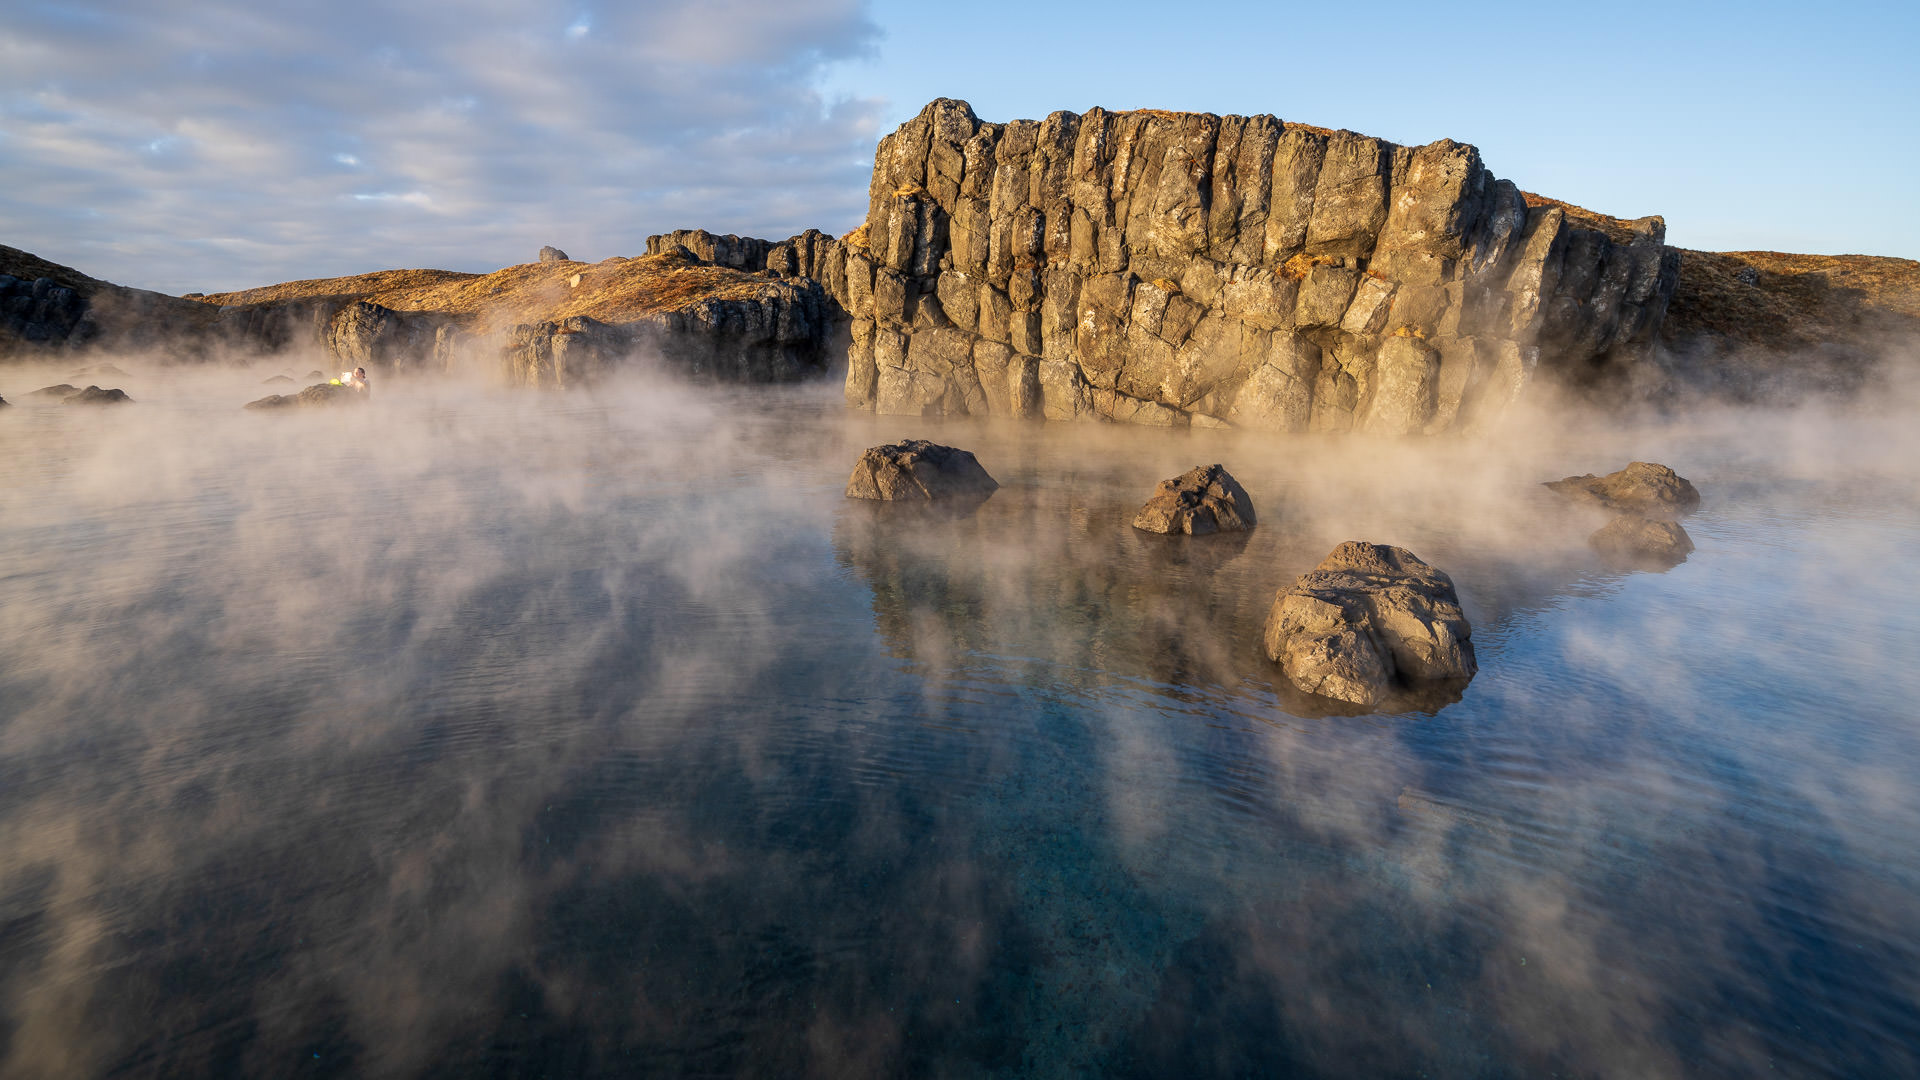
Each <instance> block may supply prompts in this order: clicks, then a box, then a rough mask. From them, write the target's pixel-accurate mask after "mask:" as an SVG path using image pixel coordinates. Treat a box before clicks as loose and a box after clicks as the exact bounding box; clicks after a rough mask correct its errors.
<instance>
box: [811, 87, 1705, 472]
mask: <svg viewBox="0 0 1920 1080" xmlns="http://www.w3.org/2000/svg"><path fill="white" fill-rule="evenodd" d="M1616 232H1617V234H1616ZM1664 233H1665V226H1664V223H1662V222H1661V220H1660V219H1659V218H1646V219H1643V220H1641V221H1638V222H1633V223H1628V224H1626V225H1625V227H1624V229H1623V230H1618V231H1602V230H1601V229H1597V228H1587V227H1584V226H1582V225H1578V224H1575V223H1574V222H1573V221H1572V220H1571V219H1570V218H1569V217H1568V214H1567V212H1566V211H1565V210H1564V209H1563V208H1561V207H1559V206H1548V205H1543V206H1538V207H1533V208H1529V207H1528V205H1527V202H1526V200H1525V198H1524V197H1523V196H1522V194H1521V192H1520V191H1519V189H1518V188H1516V187H1515V186H1514V185H1513V184H1512V183H1511V182H1508V181H1505V180H1499V179H1497V178H1495V177H1494V176H1493V175H1492V174H1491V173H1490V172H1488V171H1487V169H1486V168H1485V167H1484V166H1483V165H1482V164H1481V161H1480V155H1479V152H1478V151H1477V150H1475V149H1474V148H1473V147H1471V146H1466V145H1463V144H1460V143H1455V142H1452V141H1449V140H1442V141H1440V142H1436V143H1431V144H1429V145H1427V146H1422V147H1403V146H1396V145H1394V144H1392V143H1388V142H1384V141H1382V140H1379V139H1371V138H1367V137H1365V136H1361V135H1355V134H1353V133H1352V132H1345V131H1341V132H1328V131H1325V130H1322V129H1318V128H1309V127H1305V126H1302V125H1297V124H1287V123H1283V122H1282V121H1280V120H1277V119H1275V118H1273V117H1271V116H1255V117H1237V116H1228V117H1219V116H1213V115H1211V114H1203V113H1165V112H1158V111H1140V112H1129V113H1110V112H1107V111H1105V110H1103V109H1093V110H1090V111H1089V112H1087V113H1085V114H1081V115H1076V114H1074V113H1068V112H1058V113H1054V114H1053V115H1051V116H1049V117H1048V118H1047V119H1046V120H1044V121H1038V122H1036V121H1029V120H1016V121H1012V122H1010V123H1006V124H990V123H982V122H980V121H979V120H978V119H977V118H975V116H974V115H973V112H972V110H971V109H970V108H969V107H968V106H967V105H966V103H965V102H959V101H949V100H946V99H941V100H939V101H935V102H933V103H932V104H930V105H928V106H927V108H926V109H924V110H922V112H921V113H920V115H919V116H918V117H916V118H915V119H914V120H912V121H910V122H908V123H907V124H905V125H904V126H902V127H901V128H900V129H899V130H898V131H896V132H894V133H893V134H891V135H888V136H887V137H886V138H884V139H882V140H881V143H880V147H879V150H878V153H877V154H876V156H875V160H874V173H873V181H872V185H871V187H870V189H869V202H868V213H867V220H866V225H865V227H864V230H863V233H862V231H856V234H855V235H854V237H852V238H850V242H849V244H848V245H847V248H846V279H847V280H846V296H847V305H848V308H849V310H850V311H851V312H852V315H853V320H854V323H853V345H852V350H851V352H850V353H849V356H848V370H847V398H848V400H849V401H851V402H853V403H854V404H856V405H860V406H863V407H866V408H871V409H874V410H876V411H879V412H883V413H900V414H908V415H932V414H955V413H970V414H981V413H990V414H996V415H1012V416H1035V415H1043V416H1045V417H1047V418H1049V419H1063V420H1064V419H1080V418H1093V419H1106V420H1117V421H1124V422H1130V423H1144V424H1155V425H1177V424H1189V423H1194V422H1197V421H1199V420H1201V419H1202V418H1204V420H1205V422H1209V423H1218V424H1230V425H1236V426H1246V427H1256V428H1265V429H1272V430H1280V431H1304V430H1325V431H1342V430H1363V431H1368V432H1374V433H1378V434H1385V435H1405V434H1413V433H1422V432H1428V433H1430V432H1437V431H1444V430H1449V429H1453V428H1458V427H1463V426H1472V425H1474V424H1484V423H1489V422H1492V421H1493V420H1494V419H1495V418H1497V416H1498V414H1499V413H1500V411H1501V410H1502V409H1503V408H1504V407H1505V406H1506V405H1507V404H1508V403H1509V402H1511V401H1512V399H1513V398H1514V396H1515V395H1517V394H1518V393H1519V392H1520V390H1521V388H1522V387H1523V386H1524V385H1525V384H1526V383H1527V381H1528V380H1529V379H1530V378H1531V377H1532V375H1533V372H1534V370H1535V368H1536V367H1537V366H1539V365H1542V364H1545V365H1548V366H1551V367H1571V366H1574V365H1582V364H1585V365H1592V364H1596V363H1598V364H1605V363H1608V362H1610V361H1611V360H1612V359H1613V358H1614V357H1615V356H1616V354H1619V355H1625V354H1629V353H1637V352H1638V351H1641V350H1644V349H1645V348H1646V347H1647V346H1648V344H1649V343H1650V342H1651V341H1652V337H1653V333H1654V331H1655V329H1656V328H1657V326H1658V324H1659V321H1660V318H1661V315H1662V314H1663V313H1664V311H1665V307H1666V303H1667V299H1668V298H1669V297H1670V296H1671V295H1672V292H1673V287H1674V281H1675V273H1676V272H1677V271H1676V267H1677V265H1678V263H1677V257H1676V256H1675V255H1674V254H1673V253H1672V252H1671V251H1670V250H1669V249H1667V248H1665V247H1664V246H1663V244H1662V240H1663V237H1664Z"/></svg>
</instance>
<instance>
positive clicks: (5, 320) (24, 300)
mask: <svg viewBox="0 0 1920 1080" xmlns="http://www.w3.org/2000/svg"><path fill="white" fill-rule="evenodd" d="M95 330H96V328H95V327H93V326H92V324H91V323H89V322H88V321H87V301H86V298H85V297H83V296H81V295H80V294H79V293H78V292H76V291H74V290H73V289H70V288H67V287H66V286H63V285H60V284H58V283H57V282H55V281H54V280H53V279H52V278H49V277H39V278H35V279H33V280H32V281H22V280H21V279H19V278H16V277H14V276H12V275H11V274H0V339H4V338H12V339H15V340H17V341H18V342H20V343H22V344H26V345H39V346H46V345H56V344H59V345H68V344H71V345H80V344H84V343H85V342H86V341H88V340H89V339H90V338H92V337H93V335H94V333H95Z"/></svg>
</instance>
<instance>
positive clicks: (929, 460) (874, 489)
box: [847, 439, 1000, 501]
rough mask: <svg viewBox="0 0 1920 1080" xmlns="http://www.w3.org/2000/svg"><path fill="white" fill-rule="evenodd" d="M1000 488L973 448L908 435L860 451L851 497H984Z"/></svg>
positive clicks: (849, 484)
mask: <svg viewBox="0 0 1920 1080" xmlns="http://www.w3.org/2000/svg"><path fill="white" fill-rule="evenodd" d="M999 488H1000V485H999V483H998V482H996V481H995V480H994V478H993V477H991V476H988V475H987V470H985V469H983V468H981V467H980V463H979V462H978V461H976V460H974V457H973V454H972V453H971V452H970V451H966V450H961V449H958V448H956V447H952V446H941V445H940V444H938V443H931V442H928V441H927V440H925V439H904V440H902V441H900V442H897V443H891V444H889V445H886V446H875V447H873V448H871V449H869V450H868V451H867V452H866V453H864V454H861V455H860V461H859V462H858V463H857V464H855V465H854V467H853V475H852V476H851V477H850V478H849V479H848V480H847V498H849V499H910V500H918V501H929V500H933V499H944V498H951V497H954V496H963V495H980V496H985V495H990V494H992V493H993V492H995V491H997V490H999Z"/></svg>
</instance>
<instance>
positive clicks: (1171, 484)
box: [1133, 465, 1254, 536]
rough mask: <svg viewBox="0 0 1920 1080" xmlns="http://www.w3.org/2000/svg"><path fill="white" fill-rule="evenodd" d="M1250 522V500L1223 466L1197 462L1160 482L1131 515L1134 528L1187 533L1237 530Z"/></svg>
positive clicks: (1251, 519)
mask: <svg viewBox="0 0 1920 1080" xmlns="http://www.w3.org/2000/svg"><path fill="white" fill-rule="evenodd" d="M1253 524H1254V515H1253V500H1252V499H1251V498H1248V497H1247V489H1246V488H1243V487H1241V486H1240V482H1239V481H1238V480H1235V479H1234V478H1233V474H1232V473H1229V472H1228V471H1227V470H1226V467H1225V466H1223V465H1197V466H1195V467H1194V468H1192V469H1190V470H1188V471H1187V472H1184V473H1182V474H1180V475H1179V476H1176V477H1174V478H1173V479H1171V480H1162V481H1160V486H1159V488H1158V489H1156V490H1155V491H1154V493H1153V498H1151V499H1148V500H1147V504H1146V505H1145V506H1143V507H1141V508H1140V512H1139V513H1138V514H1136V515H1134V518H1133V527H1134V528H1136V529H1143V530H1145V531H1147V532H1155V533H1186V534H1187V535H1189V536H1205V535H1206V534H1208V533H1216V532H1238V531H1240V530H1242V529H1251V528H1253Z"/></svg>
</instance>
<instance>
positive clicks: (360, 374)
mask: <svg viewBox="0 0 1920 1080" xmlns="http://www.w3.org/2000/svg"><path fill="white" fill-rule="evenodd" d="M353 374H354V377H355V378H360V379H364V378H366V377H367V369H366V368H363V367H357V368H354V369H353Z"/></svg>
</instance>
